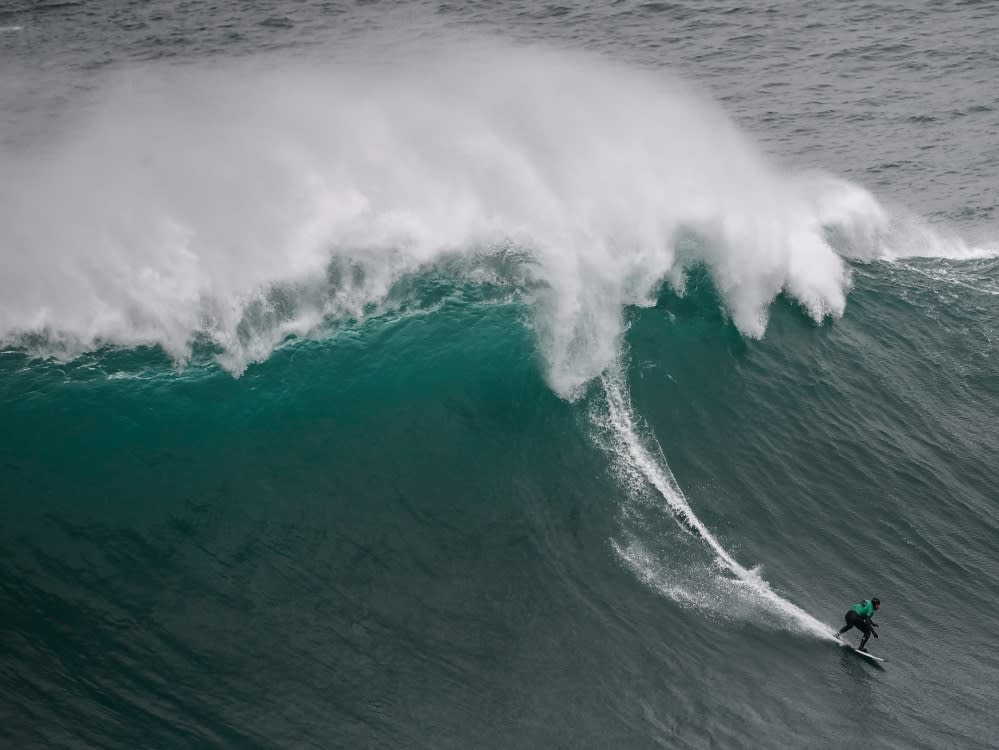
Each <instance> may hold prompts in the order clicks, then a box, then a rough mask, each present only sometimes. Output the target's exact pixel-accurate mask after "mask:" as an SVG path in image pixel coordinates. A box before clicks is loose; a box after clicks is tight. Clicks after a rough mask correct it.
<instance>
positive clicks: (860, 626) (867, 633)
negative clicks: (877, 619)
mask: <svg viewBox="0 0 999 750" xmlns="http://www.w3.org/2000/svg"><path fill="white" fill-rule="evenodd" d="M857 630H862V631H863V632H864V637H863V638H861V640H860V646H859V648H860V650H861V651H863V650H864V646H866V645H867V639H868V638H870V637H871V621H870V620H861V621H860V622H858V623H857Z"/></svg>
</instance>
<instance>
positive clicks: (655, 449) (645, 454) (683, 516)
mask: <svg viewBox="0 0 999 750" xmlns="http://www.w3.org/2000/svg"><path fill="white" fill-rule="evenodd" d="M600 383H601V386H602V394H603V396H604V399H603V401H602V402H600V403H598V404H596V405H595V406H594V407H593V410H592V412H591V417H592V419H593V422H594V426H595V428H596V432H595V433H594V437H595V439H596V441H597V443H598V444H599V445H600V446H601V447H602V448H603V449H604V450H605V451H606V452H607V453H608V455H609V456H610V457H611V459H612V465H613V466H614V467H615V469H616V471H617V472H618V476H619V478H620V479H621V480H622V485H623V487H624V488H625V490H626V493H627V499H626V501H625V507H624V508H623V509H622V518H623V521H624V522H623V527H624V530H623V532H622V538H621V539H618V540H615V541H614V543H613V546H614V550H615V551H616V553H617V554H618V556H619V557H620V558H621V560H622V561H623V562H624V563H625V564H626V565H627V566H628V567H629V568H630V569H631V570H632V571H633V572H634V573H635V575H636V576H638V578H639V579H640V580H642V581H643V582H645V583H646V584H647V585H648V586H650V587H651V588H653V589H655V590H656V591H658V592H659V593H661V594H663V595H664V596H667V597H669V598H670V599H673V600H675V601H677V602H679V603H681V604H683V605H685V606H694V607H698V608H703V609H706V610H709V611H711V612H714V613H716V614H717V615H719V616H721V617H726V618H737V619H752V620H753V621H756V622H762V623H767V624H774V625H776V626H778V627H783V628H786V629H789V630H795V631H798V632H802V633H807V634H809V635H812V636H815V637H818V638H823V639H827V640H833V637H832V629H831V628H830V627H829V626H828V625H825V624H823V623H822V622H821V621H819V620H817V619H816V618H815V617H813V616H812V615H810V614H809V613H808V612H806V611H805V610H803V609H801V608H800V607H798V606H797V605H795V604H793V603H792V602H790V601H788V600H787V599H786V598H784V597H782V596H781V595H780V594H778V593H777V592H776V591H774V590H773V588H772V587H771V586H770V584H769V583H767V581H766V580H764V579H763V577H762V576H761V575H760V572H759V570H757V569H750V568H746V567H744V566H743V565H741V564H740V563H739V562H737V561H736V559H735V558H734V557H733V556H732V555H731V554H730V553H729V552H728V551H727V550H726V549H725V548H724V547H723V546H722V544H721V542H719V540H718V539H717V537H716V536H715V535H714V534H713V533H712V532H711V530H710V529H708V528H707V526H705V524H704V523H703V522H702V521H701V520H700V518H698V517H697V515H696V514H695V513H694V511H693V509H692V508H691V506H690V502H689V501H688V499H687V497H686V495H685V494H684V492H683V490H682V489H681V488H680V486H679V484H678V483H677V481H676V478H675V477H674V476H673V472H672V471H671V470H670V468H669V464H668V463H667V462H666V457H665V456H664V455H663V452H662V448H661V447H660V445H659V442H658V441H657V440H656V439H655V436H654V435H652V434H651V433H650V432H648V431H647V430H642V429H641V428H640V426H639V421H638V419H637V418H636V416H635V413H634V410H633V408H632V405H631V399H630V395H629V392H628V387H627V383H626V380H625V375H624V372H623V368H622V367H620V366H615V367H612V368H609V369H608V370H607V371H606V372H605V373H604V374H603V375H602V376H601V379H600ZM645 487H651V488H652V489H653V490H654V498H658V500H659V503H660V510H661V511H665V512H666V513H668V514H669V516H671V517H672V518H673V519H675V520H676V522H677V523H678V524H680V525H681V527H682V528H683V529H684V530H686V531H688V532H689V533H690V534H692V535H693V536H694V537H695V538H696V539H697V540H699V541H700V543H702V544H703V546H704V547H705V549H706V550H707V552H708V553H709V557H708V565H704V564H697V563H691V562H690V561H689V560H683V561H681V560H679V557H680V556H678V555H676V551H675V550H663V551H661V553H658V554H657V552H656V550H655V549H654V547H655V542H654V541H651V537H652V535H648V534H642V533H640V530H632V527H634V526H635V525H636V524H634V522H633V521H632V520H631V516H632V514H631V513H630V512H629V510H630V509H629V508H628V507H627V506H628V505H630V504H633V503H635V502H636V501H637V500H636V499H637V498H639V497H641V495H642V492H643V490H644V489H645ZM646 537H649V538H646ZM643 539H644V541H643Z"/></svg>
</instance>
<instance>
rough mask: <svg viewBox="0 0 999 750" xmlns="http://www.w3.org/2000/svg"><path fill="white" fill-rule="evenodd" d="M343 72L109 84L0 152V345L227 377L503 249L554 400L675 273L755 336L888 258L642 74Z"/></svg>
mask: <svg viewBox="0 0 999 750" xmlns="http://www.w3.org/2000/svg"><path fill="white" fill-rule="evenodd" d="M345 60H348V61H346V62H345V61H341V62H338V63H333V62H327V63H310V64H309V65H308V66H306V65H305V64H304V63H303V62H293V61H289V60H278V59H272V60H266V61H263V62H261V61H260V60H257V61H255V62H243V63H233V62H228V63H225V64H213V65H209V64H207V63H200V64H199V65H198V66H197V67H150V68H141V69H133V70H131V71H128V72H125V73H117V74H114V75H112V76H109V77H108V79H107V80H106V81H105V82H104V85H103V87H102V88H101V90H100V91H99V92H98V93H97V95H96V99H95V102H94V104H93V105H92V106H91V107H89V108H87V109H86V110H84V111H80V112H76V113H73V116H72V117H71V118H70V122H71V124H70V125H69V126H68V127H67V128H66V129H65V130H64V131H63V134H62V135H61V136H59V137H57V138H56V139H55V141H54V142H53V141H48V142H39V143H36V144H35V145H34V146H32V147H30V148H29V149H28V150H27V151H24V150H21V151H17V152H12V151H10V150H8V151H7V152H6V153H3V154H2V156H0V160H2V162H3V167H4V168H3V170H2V173H3V175H4V177H3V178H2V183H0V199H2V200H0V223H2V225H3V227H4V241H3V255H4V258H5V266H6V268H7V271H6V272H5V274H4V276H3V279H2V280H0V285H2V286H0V337H2V339H0V340H2V341H3V342H5V344H6V345H7V346H28V347H30V348H33V350H35V351H36V352H37V353H40V354H43V355H55V356H61V357H71V356H74V355H76V354H78V353H79V352H81V351H86V350H89V349H93V348H96V347H100V346H103V345H120V346H136V345H155V346H160V347H162V348H163V349H164V350H165V351H166V352H167V353H168V354H169V355H170V356H171V357H173V358H174V359H175V360H177V361H178V362H180V363H183V362H185V361H186V360H187V359H189V357H190V356H191V351H192V346H193V345H194V344H195V343H196V342H197V341H207V342H209V343H210V345H211V346H213V347H214V348H215V349H216V350H217V352H218V359H219V361H220V363H221V364H222V365H223V366H224V367H226V368H227V369H229V370H231V371H232V372H234V373H239V372H241V371H242V370H243V369H244V368H245V367H246V366H247V364H249V363H250V362H253V361H259V360H261V359H264V358H266V357H267V356H268V354H269V353H270V351H271V350H272V349H273V348H274V347H275V346H276V345H278V344H279V343H280V342H281V341H283V340H285V339H286V338H287V337H289V336H304V335H309V334H310V333H313V332H315V331H316V330H317V329H319V328H321V326H322V325H323V324H324V323H325V322H328V321H330V320H334V321H335V320H344V319H355V320H356V319H359V318H361V317H364V316H365V315H371V314H376V313H377V312H378V311H379V310H382V309H385V306H386V304H388V303H389V301H390V297H391V294H392V290H393V289H394V288H396V286H397V284H398V283H399V282H400V280H402V279H405V278H407V277H409V276H412V275H413V274H421V273H425V272H427V271H428V269H433V268H435V267H436V266H437V265H439V264H441V263H447V262H450V261H451V260H453V259H454V258H455V257H466V258H469V259H472V260H471V261H470V262H469V263H466V264H464V265H462V264H459V265H458V266H456V267H459V268H463V269H472V273H471V278H473V280H474V277H475V276H476V274H478V273H479V272H480V270H481V268H480V264H479V263H478V261H476V260H475V259H477V258H490V257H492V258H495V257H497V256H503V257H507V256H508V254H509V253H510V251H511V250H513V251H515V254H516V255H517V257H519V258H521V259H522V262H521V263H520V264H518V265H517V268H516V273H515V274H514V278H511V279H508V281H509V282H510V283H511V284H513V286H514V287H515V288H516V289H517V291H518V293H519V294H520V295H521V296H522V297H523V299H524V301H525V302H527V303H528V304H530V305H531V307H532V309H533V310H534V317H535V320H534V327H535V328H536V331H537V336H538V341H539V345H540V348H541V350H542V354H543V357H544V361H545V363H546V367H547V376H548V380H549V383H550V384H551V386H552V387H553V388H554V389H555V390H556V392H558V393H559V394H560V395H563V396H573V395H575V394H577V393H578V392H579V388H580V386H581V385H582V384H584V383H586V382H587V381H589V380H590V379H592V378H593V377H595V376H596V375H598V374H599V373H600V372H602V371H603V370H604V369H605V368H606V367H607V366H608V365H610V364H611V363H612V362H613V361H614V360H615V358H616V357H617V356H618V354H619V348H620V339H621V335H622V333H623V330H624V320H623V309H624V307H625V306H627V305H649V304H652V302H653V300H654V296H655V292H656V290H657V289H658V288H659V287H660V286H661V284H662V283H663V282H664V281H665V282H668V283H670V284H671V285H672V286H673V287H674V288H676V289H677V290H681V291H682V289H683V286H684V278H685V269H687V268H689V267H691V266H693V265H700V266H704V267H706V268H707V269H708V270H709V273H710V275H711V277H712V280H713V283H714V284H715V285H716V286H717V288H718V290H719V293H720V295H721V298H722V300H723V303H724V306H725V309H726V313H727V314H728V315H730V316H731V319H732V320H733V322H734V323H735V325H736V326H737V327H738V329H739V330H740V331H741V332H742V333H743V334H744V335H747V336H751V337H759V336H762V335H763V333H764V331H765V328H766V324H767V308H768V305H769V304H770V302H771V301H772V300H773V299H774V297H775V296H776V295H778V294H780V293H782V292H783V293H786V294H788V295H790V296H791V297H793V298H794V299H795V300H797V301H798V302H799V303H800V304H801V305H802V306H803V307H804V308H805V309H806V310H807V311H808V313H809V314H810V315H811V316H812V317H813V318H814V319H815V320H821V319H822V318H824V317H825V316H829V315H831V316H839V315H841V314H842V312H843V309H844V306H845V303H846V293H847V290H848V288H849V284H850V274H849V270H848V267H847V266H846V264H845V263H844V261H843V256H849V257H859V258H872V257H878V256H879V255H882V254H885V253H890V254H893V255H898V254H899V252H898V250H897V249H893V248H892V247H891V246H890V244H886V243H885V241H884V239H885V237H886V233H888V232H889V231H890V230H891V227H892V222H891V217H890V216H889V215H888V214H887V213H886V211H885V210H884V209H883V208H882V207H881V206H880V205H879V204H878V202H877V201H876V200H875V199H874V198H873V197H872V196H871V195H870V194H869V193H868V192H867V191H866V190H864V189H863V188H861V187H859V186H857V185H854V184H851V183H848V182H846V181H843V180H840V179H837V178H834V177H830V176H824V175H816V174H809V175H791V174H786V173H785V172H783V171H782V170H780V169H778V168H776V167H775V166H773V165H771V164H769V163H768V162H767V160H766V159H765V158H763V156H762V155H761V153H760V152H759V151H758V149H757V148H756V147H755V146H754V144H753V143H752V142H751V141H750V140H749V139H747V138H746V137H745V136H744V135H743V134H742V133H740V132H739V130H738V129H737V128H736V127H735V126H734V125H733V123H732V122H731V121H730V120H729V118H728V117H727V116H726V114H725V113H724V112H723V111H722V110H721V109H720V108H719V107H718V106H717V105H715V104H714V103H712V102H710V101H708V100H707V99H705V98H704V97H702V96H700V95H699V94H697V93H695V92H693V91H691V90H690V89H689V88H687V87H686V86H684V85H683V84H681V83H680V82H678V81H675V80H672V79H670V78H668V77H667V76H665V75H664V74H662V73H661V72H660V73H651V72H647V71H641V70H636V69H630V68H627V67H623V66H621V65H618V64H615V63H612V62H609V61H607V60H605V59H603V58H599V57H595V56H585V55H579V54H577V53H569V52H565V51H553V50H543V49H537V48H524V47H512V46H507V45H502V44H499V43H495V42H491V43H489V44H485V43H481V40H480V44H478V45H477V46H476V48H475V49H472V48H471V47H470V46H468V45H461V44H455V45H450V46H449V45H439V46H437V47H434V48H432V49H430V48H412V47H407V48H405V49H400V50H398V51H397V52H396V53H395V55H394V56H392V57H390V58H388V59H380V60H379V61H377V63H375V62H369V61H366V60H365V59H364V57H363V55H362V56H346V57H345ZM928 236H931V237H935V235H933V234H932V233H929V235H928ZM938 250H939V248H938Z"/></svg>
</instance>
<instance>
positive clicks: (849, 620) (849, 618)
mask: <svg viewBox="0 0 999 750" xmlns="http://www.w3.org/2000/svg"><path fill="white" fill-rule="evenodd" d="M856 624H857V613H856V612H854V611H853V610H852V609H851V610H849V611H848V612H847V613H846V625H844V626H843V627H841V628H840V629H839V634H840V635H843V633H845V632H846V631H847V630H849V629H850V628H852V627H853V626H854V625H856Z"/></svg>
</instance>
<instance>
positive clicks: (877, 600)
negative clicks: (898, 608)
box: [871, 596, 881, 609]
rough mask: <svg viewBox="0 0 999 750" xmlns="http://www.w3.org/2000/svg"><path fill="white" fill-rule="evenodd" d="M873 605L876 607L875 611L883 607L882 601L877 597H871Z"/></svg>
mask: <svg viewBox="0 0 999 750" xmlns="http://www.w3.org/2000/svg"><path fill="white" fill-rule="evenodd" d="M871 604H873V605H874V609H878V608H879V607H880V606H881V600H880V599H878V598H877V597H876V596H872V597H871Z"/></svg>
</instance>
